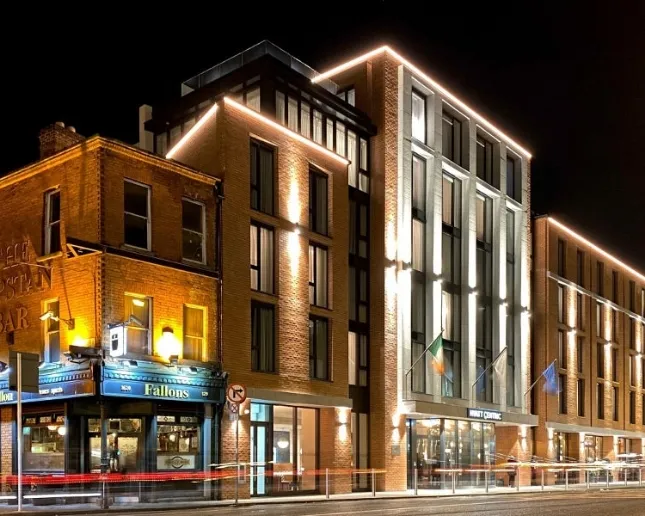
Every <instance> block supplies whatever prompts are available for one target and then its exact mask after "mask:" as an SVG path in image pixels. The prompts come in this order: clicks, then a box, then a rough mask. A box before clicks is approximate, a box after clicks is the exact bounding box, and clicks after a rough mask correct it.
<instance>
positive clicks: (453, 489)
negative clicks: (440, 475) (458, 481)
mask: <svg viewBox="0 0 645 516" xmlns="http://www.w3.org/2000/svg"><path fill="white" fill-rule="evenodd" d="M452 494H455V471H454V470H453V471H452Z"/></svg>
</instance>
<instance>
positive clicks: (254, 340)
mask: <svg viewBox="0 0 645 516" xmlns="http://www.w3.org/2000/svg"><path fill="white" fill-rule="evenodd" d="M260 310H269V311H270V312H271V314H272V315H273V323H272V332H271V349H270V350H268V351H269V352H270V355H271V358H270V367H269V368H266V369H264V368H260V355H261V353H260V351H261V346H260V335H259V334H256V333H254V331H253V326H254V324H253V322H254V320H255V319H254V317H255V315H256V314H258V313H259V312H260ZM276 333H277V325H276V306H275V305H273V304H270V303H263V302H261V301H256V300H254V299H253V300H251V371H253V372H255V373H277V371H278V365H277V363H276V358H277V356H278V353H277V338H276V337H277V335H276ZM254 350H255V352H256V354H255V357H256V359H255V360H254Z"/></svg>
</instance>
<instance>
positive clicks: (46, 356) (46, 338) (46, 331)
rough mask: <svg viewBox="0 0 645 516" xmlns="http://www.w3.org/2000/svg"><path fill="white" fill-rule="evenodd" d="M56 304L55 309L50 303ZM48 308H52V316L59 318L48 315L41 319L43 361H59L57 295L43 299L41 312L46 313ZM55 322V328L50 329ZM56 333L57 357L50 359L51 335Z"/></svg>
mask: <svg viewBox="0 0 645 516" xmlns="http://www.w3.org/2000/svg"><path fill="white" fill-rule="evenodd" d="M53 304H57V305H58V309H57V310H56V311H54V310H52V309H51V305H53ZM49 310H52V312H53V314H54V317H57V318H58V319H59V320H54V317H50V318H48V319H46V320H45V321H43V327H42V328H43V361H44V362H47V363H55V362H60V357H61V355H62V349H61V328H60V299H59V298H57V297H54V298H51V299H45V300H44V301H43V313H47V312H48V311H49ZM52 323H55V324H56V329H55V330H52V329H50V327H51V324H52ZM54 334H56V335H58V357H55V359H52V358H54V357H52V349H51V341H50V339H51V336H52V335H54Z"/></svg>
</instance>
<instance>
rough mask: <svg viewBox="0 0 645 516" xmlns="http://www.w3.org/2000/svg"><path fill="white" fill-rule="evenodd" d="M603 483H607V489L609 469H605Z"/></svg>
mask: <svg viewBox="0 0 645 516" xmlns="http://www.w3.org/2000/svg"><path fill="white" fill-rule="evenodd" d="M605 484H606V485H607V489H609V470H608V469H606V470H605Z"/></svg>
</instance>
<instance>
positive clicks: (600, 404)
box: [596, 383, 605, 419]
mask: <svg viewBox="0 0 645 516" xmlns="http://www.w3.org/2000/svg"><path fill="white" fill-rule="evenodd" d="M596 417H597V418H598V419H605V386H604V385H603V384H602V383H597V384H596Z"/></svg>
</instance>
